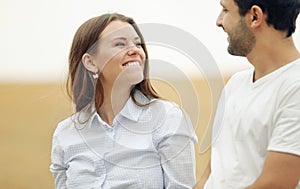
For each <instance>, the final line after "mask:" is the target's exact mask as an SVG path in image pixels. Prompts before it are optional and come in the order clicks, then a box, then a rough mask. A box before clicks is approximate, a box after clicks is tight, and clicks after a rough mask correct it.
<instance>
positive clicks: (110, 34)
mask: <svg viewBox="0 0 300 189" xmlns="http://www.w3.org/2000/svg"><path fill="white" fill-rule="evenodd" d="M116 37H122V38H136V37H138V34H137V33H136V31H135V29H134V28H133V27H132V25H131V24H129V23H128V22H123V21H120V20H114V21H112V22H111V23H109V24H108V25H107V26H106V28H105V29H104V30H103V32H102V33H101V35H100V38H106V39H112V38H116Z"/></svg>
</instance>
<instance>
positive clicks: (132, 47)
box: [127, 45, 140, 55]
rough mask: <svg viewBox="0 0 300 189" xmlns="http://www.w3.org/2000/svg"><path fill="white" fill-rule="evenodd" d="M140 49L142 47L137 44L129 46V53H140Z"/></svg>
mask: <svg viewBox="0 0 300 189" xmlns="http://www.w3.org/2000/svg"><path fill="white" fill-rule="evenodd" d="M139 50H140V49H139V48H138V47H137V46H135V45H132V46H130V47H129V48H128V51H127V54H128V55H136V54H138V52H139Z"/></svg>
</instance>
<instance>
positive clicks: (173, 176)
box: [154, 106, 197, 189]
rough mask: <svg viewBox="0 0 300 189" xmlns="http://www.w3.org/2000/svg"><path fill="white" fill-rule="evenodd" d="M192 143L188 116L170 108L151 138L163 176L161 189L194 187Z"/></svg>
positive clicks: (179, 110) (195, 140)
mask: <svg viewBox="0 0 300 189" xmlns="http://www.w3.org/2000/svg"><path fill="white" fill-rule="evenodd" d="M195 143H197V137H196V134H195V131H194V128H193V126H192V124H191V121H190V119H189V117H188V116H187V114H185V113H184V112H183V111H181V109H179V107H177V106H175V107H174V108H171V110H169V111H168V112H167V113H166V116H165V119H164V121H163V123H162V124H161V125H160V126H159V127H158V128H157V129H156V132H155V136H154V145H155V146H156V148H157V150H158V153H159V156H160V161H161V166H162V169H163V173H164V188H166V189H170V188H172V189H174V188H180V189H181V188H192V187H193V186H194V185H195V182H196V178H195V149H194V144H195Z"/></svg>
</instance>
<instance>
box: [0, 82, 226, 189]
mask: <svg viewBox="0 0 300 189" xmlns="http://www.w3.org/2000/svg"><path fill="white" fill-rule="evenodd" d="M175 82H176V83H177V84H178V85H179V86H180V85H181V86H182V87H183V88H184V87H185V86H184V85H185V84H184V83H181V81H175ZM192 83H193V87H194V89H195V91H196V93H197V96H198V99H199V102H198V106H199V108H200V116H198V115H196V114H198V112H188V113H189V114H192V115H191V116H192V117H195V116H196V117H198V118H197V119H196V121H194V122H193V123H194V124H196V125H195V129H196V133H197V135H198V137H199V143H198V144H197V145H196V146H195V148H196V152H197V154H196V158H197V178H199V177H200V175H201V174H202V171H203V169H204V167H205V166H206V165H207V162H208V157H209V155H210V151H209V150H207V151H205V153H200V152H199V147H200V142H201V139H202V137H203V135H204V133H205V130H206V128H207V126H208V125H209V121H210V117H211V116H212V114H211V112H214V108H213V106H212V101H215V100H216V99H215V98H216V97H215V96H214V97H212V95H211V93H210V91H211V88H212V87H213V88H222V86H221V85H219V84H218V83H216V82H215V83H216V84H212V83H214V82H210V83H208V82H207V81H206V80H204V79H200V78H194V79H192ZM154 85H155V88H156V89H157V91H158V92H159V93H160V94H161V96H162V97H164V98H166V99H170V100H173V101H175V102H177V103H178V104H180V103H182V102H181V99H180V98H181V97H180V95H179V94H177V93H176V90H174V88H172V86H170V85H169V84H168V83H164V82H161V81H154ZM186 95H189V94H186ZM189 103H191V105H192V104H195V103H197V102H194V99H191V101H190V102H189ZM186 106H189V104H187V105H186ZM71 112H72V106H71V103H70V101H69V99H68V97H67V95H66V93H65V89H64V85H63V84H58V83H39V84H0V116H1V119H0V158H1V161H0V167H1V168H0V186H1V188H5V189H51V188H54V184H53V178H52V175H51V173H50V172H49V165H50V151H51V140H52V134H53V131H54V129H55V127H56V124H57V122H59V121H60V120H62V119H64V118H65V117H67V116H69V115H70V114H71Z"/></svg>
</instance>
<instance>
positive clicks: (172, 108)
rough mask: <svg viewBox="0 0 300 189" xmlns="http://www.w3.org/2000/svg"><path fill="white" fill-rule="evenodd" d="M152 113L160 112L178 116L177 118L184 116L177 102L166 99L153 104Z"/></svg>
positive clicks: (154, 101)
mask: <svg viewBox="0 0 300 189" xmlns="http://www.w3.org/2000/svg"><path fill="white" fill-rule="evenodd" d="M150 107H151V111H152V112H156V113H157V112H159V114H163V115H169V114H176V115H177V116H181V115H182V110H181V108H180V107H179V106H178V104H176V103H175V102H172V101H169V100H164V99H155V100H153V101H152V103H151V106H150Z"/></svg>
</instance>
